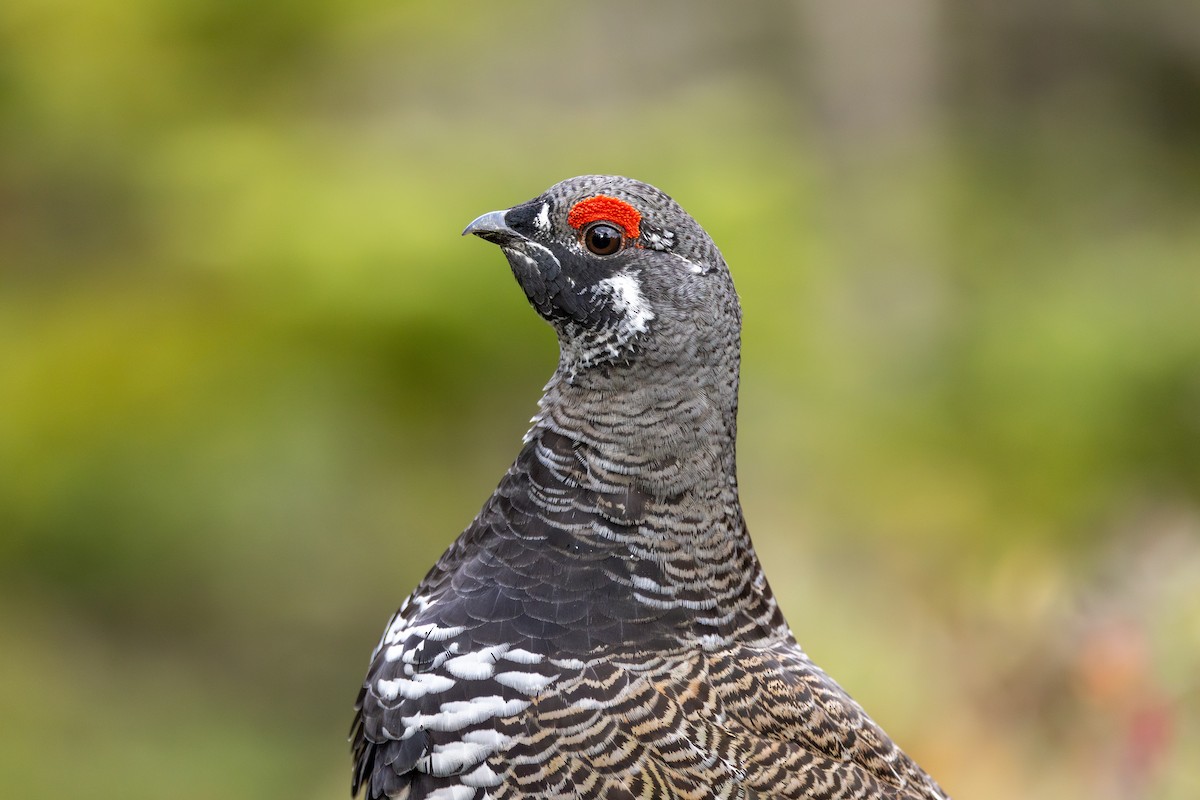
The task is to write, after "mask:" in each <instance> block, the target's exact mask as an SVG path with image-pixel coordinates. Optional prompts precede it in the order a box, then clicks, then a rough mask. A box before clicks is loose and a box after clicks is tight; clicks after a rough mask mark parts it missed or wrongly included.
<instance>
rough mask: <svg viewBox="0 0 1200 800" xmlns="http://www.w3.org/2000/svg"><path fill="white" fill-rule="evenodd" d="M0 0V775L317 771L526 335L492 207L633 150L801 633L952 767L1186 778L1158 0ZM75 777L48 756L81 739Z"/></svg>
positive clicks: (1189, 701)
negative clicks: (712, 250)
mask: <svg viewBox="0 0 1200 800" xmlns="http://www.w3.org/2000/svg"><path fill="white" fill-rule="evenodd" d="M734 9H735V7H734V6H732V5H728V4H720V3H717V2H715V0H703V2H691V3H687V4H684V3H683V2H682V0H673V2H667V3H662V4H655V5H654V6H652V7H649V8H647V7H644V6H643V5H639V4H636V3H633V2H631V0H623V2H620V3H616V4H611V5H609V6H605V7H603V8H601V7H594V6H593V7H583V6H578V7H575V6H571V7H568V6H564V5H560V4H551V3H549V2H545V0H541V1H536V0H530V1H529V2H522V3H506V4H488V3H482V2H471V3H466V4H460V5H458V6H456V7H455V8H454V9H453V10H450V9H449V8H448V7H445V6H439V5H435V4H431V3H430V4H418V3H405V2H391V3H384V2H376V1H375V0H354V1H353V2H342V3H338V4H332V3H322V2H316V1H315V0H302V1H301V2H294V3H290V4H286V5H274V6H265V5H254V4H246V3H235V2H230V1H229V0H204V1H202V0H183V1H182V2H180V1H179V0H175V1H174V2H167V0H122V1H121V2H105V3H86V2H78V1H77V0H51V1H50V2H45V1H44V0H39V2H34V0H7V2H5V3H4V4H3V5H0V578H2V583H0V599H2V600H3V606H2V607H0V608H2V610H0V617H2V623H3V630H4V632H5V634H4V650H5V656H4V658H3V659H0V670H3V678H4V680H3V681H0V687H3V688H0V711H2V712H3V719H4V720H5V724H4V725H3V726H0V780H2V782H3V785H4V786H5V787H6V788H7V790H8V792H9V793H10V794H13V795H18V794H19V795H20V796H23V797H42V796H44V797H50V796H61V795H62V794H66V793H77V792H80V791H83V792H84V793H86V794H88V795H90V796H93V797H98V798H108V797H112V798H117V797H120V798H138V797H147V798H149V797H158V796H160V795H161V794H162V793H163V792H164V791H166V792H167V793H169V794H170V795H171V796H172V797H181V798H188V797H196V798H208V797H216V796H223V797H255V798H261V797H325V796H339V794H340V793H342V792H344V791H345V790H346V786H347V780H348V775H349V759H348V754H347V753H346V748H345V744H344V741H343V738H342V734H343V732H344V730H345V729H346V728H347V726H348V724H349V719H350V704H351V702H352V701H353V697H354V694H355V691H356V685H357V682H358V681H359V680H360V678H361V674H362V670H363V669H364V668H365V666H366V657H367V655H368V653H369V652H370V648H371V646H372V645H373V644H374V642H375V639H376V637H377V636H378V634H379V632H380V630H381V629H382V625H383V623H384V622H385V620H386V619H387V616H388V614H389V612H390V611H391V610H392V609H393V608H394V607H395V606H396V605H397V604H398V603H399V601H400V600H401V599H402V598H403V597H404V595H405V594H406V593H407V592H408V591H409V590H410V589H411V587H412V586H413V585H414V584H415V583H416V582H417V581H418V580H419V579H420V577H421V575H422V574H423V572H424V570H425V569H426V568H427V566H428V565H429V564H430V563H431V562H432V561H433V559H435V558H436V557H437V555H438V554H439V553H440V552H441V550H442V549H443V548H444V547H445V546H446V545H447V544H448V543H449V541H450V540H451V539H452V538H453V536H454V535H455V533H456V532H457V531H458V530H460V529H461V528H462V527H463V526H464V525H465V524H466V523H467V522H469V520H470V518H471V516H472V515H473V514H474V512H475V510H476V509H477V508H478V506H479V503H480V502H481V501H482V500H483V498H484V497H486V496H487V494H488V493H489V492H490V491H491V488H492V486H493V485H494V482H495V480H496V479H497V478H498V477H499V475H500V474H501V471H502V470H503V469H504V467H505V466H506V465H507V462H508V459H509V458H511V457H512V455H513V454H514V453H515V450H516V447H517V443H518V441H519V437H520V435H521V433H522V432H523V429H524V424H525V420H526V419H527V418H528V415H529V414H530V413H531V412H532V410H533V404H534V401H535V400H536V397H537V392H538V389H539V387H540V386H541V383H542V382H543V381H544V379H545V378H546V377H547V376H548V374H549V372H550V370H551V369H552V367H553V364H554V358H555V356H554V342H553V337H552V336H551V334H550V333H549V331H548V330H547V329H545V327H544V326H543V325H542V324H541V323H540V322H539V321H538V320H537V319H536V317H535V315H533V314H532V313H530V312H529V310H528V309H527V308H526V307H525V305H524V302H523V300H522V298H521V296H520V293H519V291H517V289H516V287H515V286H514V285H513V283H512V280H511V277H510V276H509V275H508V274H507V273H508V270H507V268H506V267H505V265H504V263H503V260H502V259H501V258H500V256H499V255H498V254H497V253H496V252H494V250H491V249H489V248H487V247H485V246H482V245H480V244H479V243H478V242H474V241H463V240H459V239H458V238H457V234H458V231H459V230H461V228H462V226H463V225H464V224H465V223H466V222H467V221H469V220H470V219H472V218H473V217H474V216H475V215H477V214H478V213H481V212H483V211H486V210H490V209H492V208H498V207H503V206H507V205H511V204H514V203H516V202H520V201H522V200H525V199H528V198H529V197H532V196H533V195H535V194H537V193H538V192H540V191H541V190H542V189H543V188H545V187H546V186H548V185H549V184H550V183H552V182H554V181H556V180H559V179H561V178H564V177H568V176H570V175H573V174H580V173H584V172H618V173H623V174H629V175H633V176H636V177H639V178H642V179H644V180H648V181H650V182H652V183H655V184H657V185H659V186H661V187H662V188H664V189H665V190H667V191H668V192H670V193H671V194H672V195H674V196H675V197H676V198H677V199H679V200H680V201H681V202H682V203H683V205H684V206H685V207H686V208H688V209H689V211H691V212H692V213H693V214H694V215H695V216H696V217H697V218H698V219H699V220H700V221H701V222H702V224H704V225H705V226H706V228H707V229H708V230H709V232H710V233H712V235H713V237H714V238H715V239H716V241H717V242H718V243H719V244H720V245H721V247H722V249H723V251H724V252H725V255H726V257H727V259H728V260H729V262H730V264H731V266H732V268H733V270H734V274H735V277H736V279H737V281H738V285H739V289H740V291H741V294H742V297H743V304H744V308H745V319H746V329H745V336H744V368H743V397H742V429H743V430H742V440H741V482H742V484H743V487H744V488H743V499H744V502H745V505H746V510H747V515H748V517H749V520H750V523H751V527H752V530H753V532H754V534H755V538H756V543H757V545H758V547H759V549H760V551H761V552H762V554H763V556H764V559H765V560H766V562H767V564H768V571H769V573H770V575H771V577H772V581H773V583H774V585H775V587H776V590H777V592H778V593H779V594H780V596H781V598H782V600H783V602H784V604H785V606H786V608H787V609H788V611H789V618H790V619H791V621H792V623H793V625H794V627H795V630H796V632H797V635H798V638H799V639H800V640H801V642H802V643H803V644H804V645H805V646H806V648H807V649H808V650H809V652H810V653H812V654H813V655H814V657H815V658H816V660H817V661H818V662H820V663H822V664H823V665H824V666H825V667H826V668H828V669H829V671H830V672H831V673H833V674H834V675H835V676H837V677H838V678H839V679H840V680H841V681H842V682H843V683H844V684H845V685H846V686H847V687H848V688H849V689H850V691H851V692H852V693H853V694H855V696H856V697H858V698H859V699H860V700H861V701H862V702H863V703H864V705H865V706H866V707H867V708H868V709H869V710H871V712H872V713H873V714H874V715H875V716H876V717H877V718H878V719H880V721H881V722H882V723H883V724H884V725H885V727H887V728H888V729H889V731H890V732H892V733H893V734H894V735H895V736H896V738H897V739H899V740H900V741H901V743H902V744H903V745H904V746H905V747H906V749H908V750H909V751H910V752H912V753H913V754H914V755H916V756H917V757H918V759H919V760H920V761H921V762H922V763H924V764H925V765H926V766H927V767H928V768H929V769H930V770H931V771H932V772H934V774H936V775H937V776H938V777H939V778H940V779H941V780H942V782H943V783H944V785H946V787H947V788H948V789H950V790H951V791H952V792H954V793H956V794H957V795H958V796H962V797H976V798H984V799H985V800H986V798H1001V797H1011V796H1022V797H1055V798H1062V797H1094V796H1097V795H1099V796H1105V797H1114V798H1116V797H1120V798H1138V797H1150V796H1154V797H1163V798H1191V797H1195V796H1196V795H1197V793H1198V792H1200V770H1197V767H1196V764H1195V759H1194V758H1192V757H1189V756H1188V755H1187V754H1189V753H1191V754H1194V753H1195V752H1196V751H1197V749H1198V748H1200V714H1198V706H1200V699H1198V697H1197V693H1198V690H1200V686H1198V685H1197V677H1196V676H1197V674H1200V673H1198V671H1197V666H1198V665H1197V657H1196V653H1197V652H1200V591H1197V590H1198V588H1200V317H1198V316H1197V310H1196V309H1197V308H1198V307H1200V225H1198V224H1197V221H1198V220H1200V38H1198V37H1197V36H1196V32H1197V31H1200V16H1198V15H1197V10H1196V9H1195V8H1194V7H1191V6H1189V5H1188V4H1181V3H1172V2H1169V1H1168V0H1155V2H1151V3H1140V4H1134V3H1133V2H1132V1H1131V0H1120V1H1119V2H1112V3H1107V4H1098V5H1097V6H1096V7H1092V6H1090V5H1086V4H1054V5H1047V4H1039V3H1035V2H1033V0H1018V2H1010V3H1004V4H1000V3H991V4H969V5H966V6H962V5H953V6H952V5H951V4H948V3H947V4H937V3H933V2H931V1H930V0H926V2H923V3H916V4H888V3H884V2H882V0H853V2H844V3H837V4H835V3H828V4H763V5H762V6H761V7H757V6H756V7H754V10H753V11H747V10H746V7H738V8H737V10H734ZM63 762H65V765H63Z"/></svg>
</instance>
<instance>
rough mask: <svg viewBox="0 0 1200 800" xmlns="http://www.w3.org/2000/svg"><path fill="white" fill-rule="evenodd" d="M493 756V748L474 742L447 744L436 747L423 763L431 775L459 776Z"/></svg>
mask: <svg viewBox="0 0 1200 800" xmlns="http://www.w3.org/2000/svg"><path fill="white" fill-rule="evenodd" d="M491 754H492V748H490V747H488V746H487V745H485V744H476V743H472V742H465V741H464V742H447V743H445V744H439V745H434V748H433V752H432V753H430V754H429V755H428V756H427V757H426V758H425V760H424V761H423V762H422V766H424V767H425V768H426V769H425V771H426V772H428V773H429V774H431V775H441V776H445V775H457V774H458V773H460V772H462V771H463V770H465V769H466V768H467V767H473V766H475V765H476V764H478V763H479V762H480V761H483V760H484V759H485V758H487V757H488V756H490V755H491Z"/></svg>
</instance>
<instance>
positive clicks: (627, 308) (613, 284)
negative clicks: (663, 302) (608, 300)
mask: <svg viewBox="0 0 1200 800" xmlns="http://www.w3.org/2000/svg"><path fill="white" fill-rule="evenodd" d="M596 288H597V289H599V290H600V291H603V292H607V293H608V294H610V295H611V296H612V301H613V308H615V309H616V310H617V311H618V312H619V313H621V314H623V315H624V316H625V322H626V324H627V325H628V326H629V327H630V328H631V329H632V330H633V331H634V332H635V333H645V332H646V331H647V329H648V328H649V327H650V320H652V319H654V311H652V310H651V308H650V304H649V303H647V302H646V297H645V296H644V295H643V294H642V285H641V283H639V282H638V279H637V277H635V276H634V275H631V274H630V273H628V272H618V273H617V274H616V275H613V276H612V277H611V278H605V279H604V280H602V281H599V282H598V283H597V284H596Z"/></svg>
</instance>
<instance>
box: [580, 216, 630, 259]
mask: <svg viewBox="0 0 1200 800" xmlns="http://www.w3.org/2000/svg"><path fill="white" fill-rule="evenodd" d="M583 244H584V246H585V247H587V249H588V250H590V251H592V252H593V253H595V254H596V255H598V256H611V255H612V254H613V253H615V252H617V251H618V250H620V249H621V229H620V228H618V227H617V226H615V225H613V224H612V223H610V222H593V223H592V224H591V225H589V226H587V227H586V228H584V230H583Z"/></svg>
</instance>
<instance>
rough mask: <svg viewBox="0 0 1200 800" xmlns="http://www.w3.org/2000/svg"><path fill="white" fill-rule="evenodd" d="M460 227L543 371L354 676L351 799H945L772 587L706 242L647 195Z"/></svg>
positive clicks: (621, 181) (660, 198) (723, 276)
mask: <svg viewBox="0 0 1200 800" xmlns="http://www.w3.org/2000/svg"><path fill="white" fill-rule="evenodd" d="M463 233H464V235H465V234H468V233H470V234H474V235H476V236H478V237H480V238H481V239H484V240H486V241H489V242H493V243H495V244H497V245H499V246H500V249H501V251H502V252H503V253H504V255H505V257H506V258H507V259H508V263H509V265H510V266H511V268H512V272H513V275H514V276H515V277H516V279H517V283H518V284H520V286H521V288H522V289H523V290H524V292H525V295H526V297H527V298H528V299H529V302H530V303H531V304H532V305H533V307H534V308H535V309H536V310H537V312H538V314H540V315H541V316H542V317H544V318H545V319H546V320H547V321H549V322H550V324H551V325H552V326H553V328H554V330H555V331H556V333H557V334H558V341H559V350H560V356H559V362H558V367H557V369H556V370H555V372H554V374H553V376H552V377H551V378H550V381H549V383H548V384H547V385H546V388H545V391H544V394H543V396H542V398H541V400H540V401H539V403H538V412H537V414H536V416H535V417H534V418H533V420H532V427H531V428H530V429H529V432H528V433H527V434H526V435H525V438H524V446H523V447H522V448H521V451H520V454H519V455H518V456H517V458H516V461H514V462H513V464H512V466H511V467H510V468H509V469H508V472H507V473H506V474H505V475H504V477H503V478H502V479H501V481H500V485H499V487H498V488H497V489H496V491H495V493H494V494H493V495H492V496H491V497H490V498H489V499H488V500H487V502H486V503H485V504H484V506H483V509H482V510H481V511H480V512H479V515H478V516H477V517H476V518H475V520H474V521H473V522H472V523H471V524H470V525H469V526H468V527H467V529H466V530H465V531H464V532H463V533H462V535H461V536H460V537H459V538H458V540H457V541H455V542H454V544H453V545H451V547H450V548H449V549H448V550H447V551H446V553H445V554H444V555H443V556H442V557H441V558H440V559H439V560H438V562H437V563H436V564H435V565H434V566H433V568H432V569H431V570H430V571H429V573H428V574H427V575H426V576H425V579H424V580H423V581H421V584H420V585H419V586H418V587H417V588H416V590H415V591H414V592H413V593H412V595H410V596H409V598H408V599H407V600H406V601H405V602H404V604H403V605H402V606H401V607H400V610H399V611H398V612H397V613H396V614H395V616H394V617H393V618H392V620H391V622H390V623H389V625H388V626H387V630H386V631H385V633H384V635H383V638H382V639H381V641H380V642H379V645H378V646H377V647H376V648H375V651H374V653H373V654H372V656H371V665H370V669H369V671H368V673H367V676H366V679H365V681H364V682H363V685H362V689H361V691H360V692H359V695H358V702H357V704H356V706H355V709H356V715H355V719H354V724H353V726H352V728H351V741H352V749H353V755H354V770H353V778H352V794H355V795H357V794H358V792H359V790H360V789H362V788H365V789H366V793H367V797H369V798H383V797H387V798H400V799H401V800H483V798H493V799H494V800H510V798H511V799H512V800H517V799H519V798H539V800H593V798H596V799H599V798H605V799H606V800H609V799H611V800H634V798H639V799H644V800H668V798H671V799H673V798H688V799H689V800H707V798H738V799H740V800H751V799H752V798H766V797H772V798H822V799H825V800H835V798H872V799H874V798H913V799H915V798H946V795H945V794H944V793H943V792H942V790H941V789H940V788H939V787H938V785H937V784H936V783H935V782H934V781H933V779H932V778H930V777H929V776H928V775H927V774H926V773H925V772H924V771H922V770H921V768H920V767H918V766H917V764H916V763H914V762H913V760H912V759H910V758H909V757H908V756H907V755H905V754H904V753H903V752H902V751H901V750H900V749H899V748H898V747H897V746H896V745H895V744H894V743H893V742H892V741H891V739H889V738H888V736H887V735H886V734H885V733H884V732H883V731H882V730H881V729H880V728H879V726H878V725H876V724H875V722H874V721H872V720H871V718H870V717H868V716H867V715H866V713H865V712H864V711H863V710H862V708H861V707H860V706H859V705H858V704H857V703H856V702H855V701H854V700H852V699H851V698H850V697H849V695H847V694H846V692H845V691H843V690H842V688H841V687H840V686H838V685H837V684H836V683H835V682H834V681H833V680H832V679H830V678H829V677H828V676H827V675H826V674H825V673H824V672H822V671H821V670H820V669H819V668H818V667H817V666H816V665H814V664H813V663H812V661H810V660H809V658H808V656H807V655H805V653H804V651H803V650H801V648H800V646H799V645H798V644H797V643H796V640H795V639H794V638H793V636H792V633H791V630H790V629H789V628H788V625H787V623H786V622H785V620H784V618H783V615H782V613H781V612H780V609H779V605H778V604H777V603H776V601H775V598H774V596H773V595H772V593H771V589H770V587H769V586H768V584H767V580H766V577H765V576H764V574H763V569H762V565H761V564H760V563H759V561H758V558H757V556H756V555H755V552H754V549H753V547H752V545H751V543H750V538H749V535H748V534H747V532H746V525H745V521H744V520H743V518H742V510H741V506H740V504H739V501H738V486H737V477H736V471H735V463H734V446H735V439H736V431H737V399H738V398H737V391H738V364H739V349H740V336H741V311H740V306H739V304H738V298H737V294H736V292H735V291H734V287H733V282H732V279H731V278H730V275H729V270H728V268H727V267H726V265H725V261H724V259H723V258H722V256H721V253H720V251H719V250H718V249H717V247H716V246H715V245H714V244H713V242H712V240H711V239H710V238H709V237H708V235H707V234H706V233H705V232H704V230H703V229H702V228H701V227H700V226H699V225H698V224H697V223H696V222H695V221H694V220H693V219H692V218H691V217H690V216H688V214H687V213H686V212H685V211H684V210H683V209H682V208H681V207H680V206H679V205H678V204H677V203H675V201H674V200H672V199H671V198H670V197H668V196H667V195H666V194H664V193H663V192H661V191H659V190H658V189H656V188H654V187H652V186H649V185H647V184H644V183H640V182H638V181H635V180H631V179H629V178H623V177H615V176H602V175H588V176H582V177H577V178H571V179H569V180H566V181H562V182H561V183H558V184H556V185H554V186H552V187H551V188H550V189H548V190H546V192H545V193H543V194H542V195H540V196H538V197H536V198H534V199H533V200H530V201H529V202H527V203H523V204H521V205H518V206H515V207H513V208H510V209H507V210H505V211H493V212H491V213H489V214H484V215H483V216H481V217H479V218H478V219H476V220H475V221H473V222H472V223H471V224H470V225H468V226H467V228H466V230H465V231H463Z"/></svg>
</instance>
